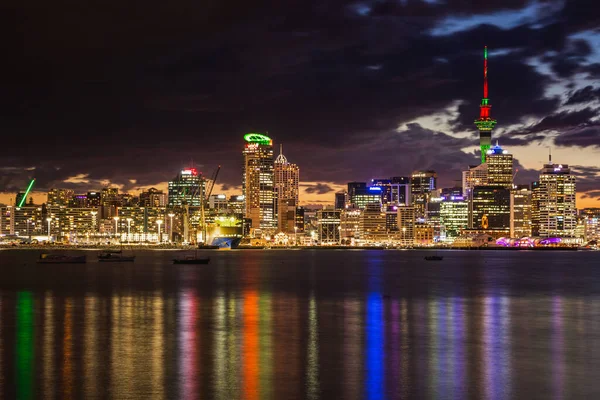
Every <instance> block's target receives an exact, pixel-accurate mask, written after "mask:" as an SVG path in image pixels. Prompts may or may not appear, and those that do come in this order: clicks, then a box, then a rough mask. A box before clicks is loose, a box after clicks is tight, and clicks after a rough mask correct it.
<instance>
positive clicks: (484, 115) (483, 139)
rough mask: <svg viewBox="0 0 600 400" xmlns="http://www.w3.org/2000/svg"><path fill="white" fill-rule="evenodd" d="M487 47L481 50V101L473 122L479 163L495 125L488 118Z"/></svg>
mask: <svg viewBox="0 0 600 400" xmlns="http://www.w3.org/2000/svg"><path fill="white" fill-rule="evenodd" d="M487 54H488V52H487V46H485V48H484V50H483V99H481V105H480V106H479V119H477V120H475V125H477V129H479V147H480V149H481V163H482V164H483V163H484V162H485V156H486V154H487V151H488V150H489V149H490V147H491V146H492V129H494V125H496V120H495V119H493V118H492V117H491V116H490V110H491V108H492V106H491V105H490V99H488V74H487V70H488V64H487V61H488V60H487Z"/></svg>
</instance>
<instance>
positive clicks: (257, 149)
mask: <svg viewBox="0 0 600 400" xmlns="http://www.w3.org/2000/svg"><path fill="white" fill-rule="evenodd" d="M244 140H245V141H246V144H245V146H244V153H243V154H244V175H243V182H242V186H243V191H244V198H245V201H246V207H245V208H246V212H245V218H247V219H249V220H250V221H251V224H252V225H251V227H252V229H253V230H254V229H261V230H267V231H274V230H275V228H277V220H276V216H275V202H274V190H273V189H274V187H273V183H274V177H273V169H274V165H273V164H274V163H273V141H272V140H271V138H269V137H268V136H265V135H261V134H258V133H248V134H247V135H245V136H244Z"/></svg>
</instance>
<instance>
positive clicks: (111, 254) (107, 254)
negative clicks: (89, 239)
mask: <svg viewBox="0 0 600 400" xmlns="http://www.w3.org/2000/svg"><path fill="white" fill-rule="evenodd" d="M122 253H123V252H122V251H121V250H112V251H105V252H103V253H100V254H99V255H98V258H99V259H105V258H111V257H115V255H116V254H122Z"/></svg>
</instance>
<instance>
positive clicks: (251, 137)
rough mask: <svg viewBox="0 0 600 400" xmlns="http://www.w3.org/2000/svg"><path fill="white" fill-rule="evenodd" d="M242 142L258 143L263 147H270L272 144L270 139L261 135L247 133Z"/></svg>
mask: <svg viewBox="0 0 600 400" xmlns="http://www.w3.org/2000/svg"><path fill="white" fill-rule="evenodd" d="M244 140H245V141H246V142H250V143H258V144H265V145H271V144H272V143H273V141H272V140H271V138H270V137H268V136H266V135H263V134H261V133H247V134H245V135H244Z"/></svg>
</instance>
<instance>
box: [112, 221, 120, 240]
mask: <svg viewBox="0 0 600 400" xmlns="http://www.w3.org/2000/svg"><path fill="white" fill-rule="evenodd" d="M113 219H114V220H115V238H116V237H117V235H118V234H119V226H118V225H117V223H118V222H119V217H113Z"/></svg>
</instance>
